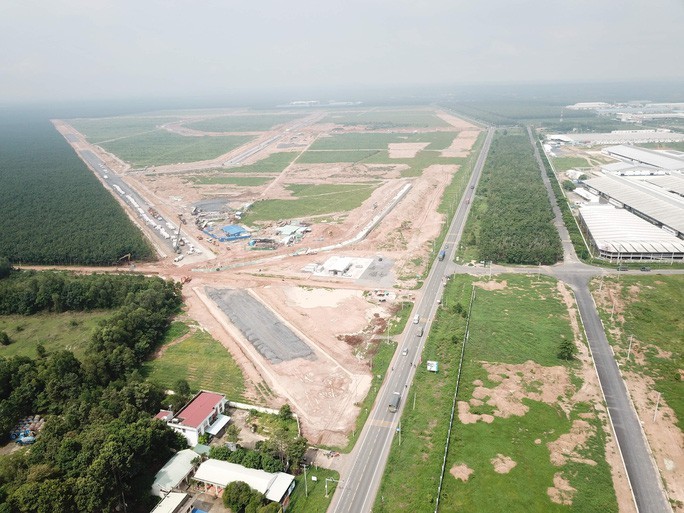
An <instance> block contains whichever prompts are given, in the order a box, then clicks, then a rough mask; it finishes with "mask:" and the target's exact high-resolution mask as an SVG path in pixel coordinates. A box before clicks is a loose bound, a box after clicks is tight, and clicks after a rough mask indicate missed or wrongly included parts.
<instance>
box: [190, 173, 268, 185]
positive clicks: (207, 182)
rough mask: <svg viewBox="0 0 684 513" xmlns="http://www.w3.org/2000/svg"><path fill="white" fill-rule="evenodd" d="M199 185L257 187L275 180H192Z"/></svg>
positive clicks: (203, 177)
mask: <svg viewBox="0 0 684 513" xmlns="http://www.w3.org/2000/svg"><path fill="white" fill-rule="evenodd" d="M190 180H191V181H192V182H193V183H195V184H197V185H214V184H221V185H239V186H240V187H255V186H259V185H264V184H265V183H267V182H270V181H271V180H273V178H272V177H269V176H225V175H223V176H219V175H215V176H195V177H192V178H191V179H190Z"/></svg>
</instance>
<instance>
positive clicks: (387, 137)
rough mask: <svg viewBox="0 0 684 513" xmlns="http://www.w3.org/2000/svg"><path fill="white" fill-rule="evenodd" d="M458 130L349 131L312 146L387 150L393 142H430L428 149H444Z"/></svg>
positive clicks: (330, 148) (325, 138) (312, 147)
mask: <svg viewBox="0 0 684 513" xmlns="http://www.w3.org/2000/svg"><path fill="white" fill-rule="evenodd" d="M457 135H458V132H427V133H420V134H406V133H389V134H383V133H372V132H365V133H363V132H362V133H356V132H355V133H349V134H334V135H331V136H330V137H321V138H319V139H317V140H316V142H315V143H313V144H312V145H311V147H310V151H316V150H355V151H359V150H387V149H388V145H389V144H391V143H426V142H427V143H430V144H429V145H428V146H427V148H426V149H429V150H443V149H445V148H448V147H449V146H451V143H452V142H453V140H454V139H455V138H456V136H457Z"/></svg>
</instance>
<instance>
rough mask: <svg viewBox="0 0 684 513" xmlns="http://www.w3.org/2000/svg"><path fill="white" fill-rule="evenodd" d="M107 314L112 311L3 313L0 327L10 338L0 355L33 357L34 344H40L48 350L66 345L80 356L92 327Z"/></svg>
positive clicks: (34, 351)
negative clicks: (34, 313)
mask: <svg viewBox="0 0 684 513" xmlns="http://www.w3.org/2000/svg"><path fill="white" fill-rule="evenodd" d="M110 315H112V312H109V311H97V312H87V313H86V312H65V313H61V314H37V315H30V316H28V315H2V316H0V331H4V332H6V333H7V335H9V337H10V339H11V340H12V341H13V342H12V343H11V344H10V345H8V346H0V356H6V357H10V356H15V355H16V356H29V357H31V358H35V356H36V347H37V346H38V344H42V345H43V346H44V347H45V349H46V350H47V351H48V352H53V351H58V350H60V349H69V350H71V351H73V353H74V354H75V355H76V357H78V358H80V357H82V356H83V355H84V353H85V350H86V347H87V345H88V342H89V341H90V337H91V335H92V333H93V330H94V329H95V328H96V327H97V325H98V323H99V322H100V321H102V320H104V319H106V318H108V317H109V316H110Z"/></svg>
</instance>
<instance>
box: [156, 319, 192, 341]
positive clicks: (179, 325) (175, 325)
mask: <svg viewBox="0 0 684 513" xmlns="http://www.w3.org/2000/svg"><path fill="white" fill-rule="evenodd" d="M189 331H190V327H189V326H188V325H187V324H185V323H184V322H181V321H174V322H172V323H171V325H170V326H169V329H168V330H166V333H165V334H164V339H163V340H162V343H161V345H162V346H165V345H168V344H170V343H171V342H173V341H174V340H176V339H178V338H180V337H182V336H183V335H185V334H186V333H188V332H189Z"/></svg>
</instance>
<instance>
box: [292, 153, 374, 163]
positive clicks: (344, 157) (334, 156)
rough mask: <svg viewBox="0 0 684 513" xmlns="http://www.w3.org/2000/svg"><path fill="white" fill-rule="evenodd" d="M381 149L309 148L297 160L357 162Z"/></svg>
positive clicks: (308, 161) (301, 161)
mask: <svg viewBox="0 0 684 513" xmlns="http://www.w3.org/2000/svg"><path fill="white" fill-rule="evenodd" d="M378 151H379V150H339V151H338V150H319V151H312V150H307V151H306V152H304V153H303V154H302V156H301V157H299V159H298V160H297V164H334V163H337V162H340V163H341V162H345V163H347V162H348V163H352V164H356V163H358V162H362V161H364V160H366V159H367V158H368V157H370V156H372V155H375V154H376V153H378Z"/></svg>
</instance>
